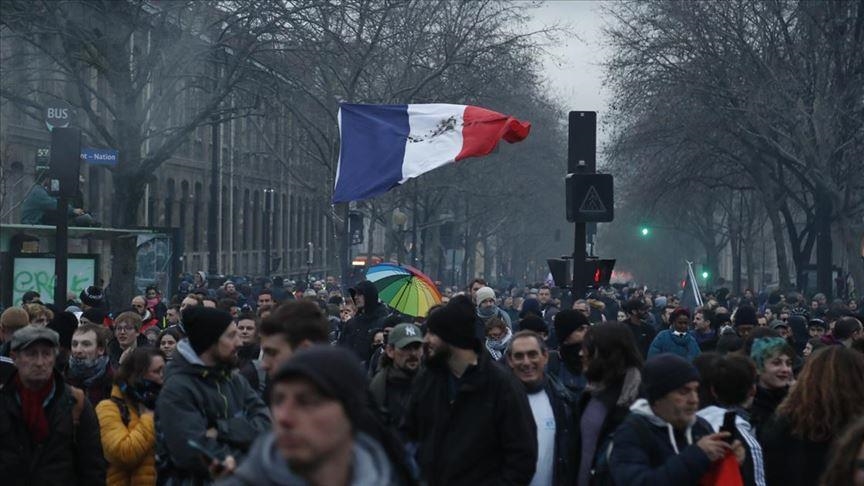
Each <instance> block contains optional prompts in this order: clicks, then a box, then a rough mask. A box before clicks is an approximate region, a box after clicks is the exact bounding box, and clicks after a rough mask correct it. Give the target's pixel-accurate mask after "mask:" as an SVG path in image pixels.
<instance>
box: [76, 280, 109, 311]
mask: <svg viewBox="0 0 864 486" xmlns="http://www.w3.org/2000/svg"><path fill="white" fill-rule="evenodd" d="M78 297H79V298H80V299H81V302H82V303H83V304H85V305H89V306H90V307H102V304H103V303H104V302H105V294H103V293H102V289H100V288H99V287H97V286H95V285H91V286H89V287H87V288H86V289H84V290H82V291H81V293H80V294H78Z"/></svg>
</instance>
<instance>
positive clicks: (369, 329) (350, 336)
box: [339, 281, 389, 365]
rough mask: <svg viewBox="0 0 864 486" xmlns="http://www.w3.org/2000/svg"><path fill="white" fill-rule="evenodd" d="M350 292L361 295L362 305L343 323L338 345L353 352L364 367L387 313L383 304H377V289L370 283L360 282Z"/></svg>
mask: <svg viewBox="0 0 864 486" xmlns="http://www.w3.org/2000/svg"><path fill="white" fill-rule="evenodd" d="M352 292H356V293H360V294H362V295H363V302H364V304H363V308H362V309H361V310H360V312H358V313H357V315H355V316H354V317H352V318H351V320H350V321H348V322H346V323H345V328H344V329H343V330H342V335H341V336H339V345H340V346H344V347H346V348H348V349H350V350H351V351H353V352H354V354H356V355H357V358H358V359H359V360H360V361H361V362H362V363H363V364H364V365H365V364H366V363H368V361H369V354H370V353H371V352H372V338H374V337H375V330H377V329H381V328H382V327H384V319H386V318H387V316H388V315H389V312H388V310H387V307H386V306H384V304H382V303H380V302H378V289H376V288H375V285H374V284H373V283H372V282H368V281H364V282H360V283H359V284H357V287H356V288H355V289H352Z"/></svg>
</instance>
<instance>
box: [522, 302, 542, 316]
mask: <svg viewBox="0 0 864 486" xmlns="http://www.w3.org/2000/svg"><path fill="white" fill-rule="evenodd" d="M528 314H534V315H535V316H542V315H543V311H541V310H540V301H539V300H537V299H525V300H523V301H522V310H521V311H519V317H520V318H524V317H525V316H527V315H528Z"/></svg>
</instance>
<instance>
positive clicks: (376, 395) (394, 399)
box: [369, 365, 417, 427]
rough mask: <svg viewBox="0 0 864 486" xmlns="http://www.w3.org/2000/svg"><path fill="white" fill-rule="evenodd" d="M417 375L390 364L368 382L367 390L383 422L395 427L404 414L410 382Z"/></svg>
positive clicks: (409, 391)
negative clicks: (381, 415)
mask: <svg viewBox="0 0 864 486" xmlns="http://www.w3.org/2000/svg"><path fill="white" fill-rule="evenodd" d="M416 376H417V375H416V374H414V375H409V374H408V373H406V372H405V371H402V370H400V369H397V368H396V367H395V366H393V365H390V366H387V367H385V368H383V369H382V370H381V371H379V372H378V373H377V374H376V375H375V378H372V382H371V383H370V384H369V392H371V394H372V398H373V399H374V400H375V404H376V405H377V406H378V407H379V408H380V409H381V410H382V412H383V415H384V417H383V418H384V420H383V421H384V424H385V425H390V426H393V427H397V426H398V425H399V424H400V423H401V422H402V417H403V416H404V415H405V406H406V405H407V404H408V395H409V394H410V393H411V384H412V383H413V381H414V378H415V377H416Z"/></svg>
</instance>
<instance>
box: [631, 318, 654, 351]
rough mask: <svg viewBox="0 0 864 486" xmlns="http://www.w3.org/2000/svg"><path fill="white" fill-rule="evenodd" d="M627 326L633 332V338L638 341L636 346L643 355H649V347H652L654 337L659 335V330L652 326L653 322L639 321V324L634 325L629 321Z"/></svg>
mask: <svg viewBox="0 0 864 486" xmlns="http://www.w3.org/2000/svg"><path fill="white" fill-rule="evenodd" d="M626 324H627V327H628V328H629V329H630V332H632V333H633V339H634V340H635V341H636V347H637V348H638V349H639V351H641V352H642V357H643V358H646V357H647V356H648V348H650V347H651V343H652V342H653V341H654V337H655V336H656V335H657V331H655V330H654V328H653V327H651V324H648V323H647V322H645V321H642V322H641V323H639V325H638V326H637V325H634V324H633V323H632V322H630V321H627V323H626Z"/></svg>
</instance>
